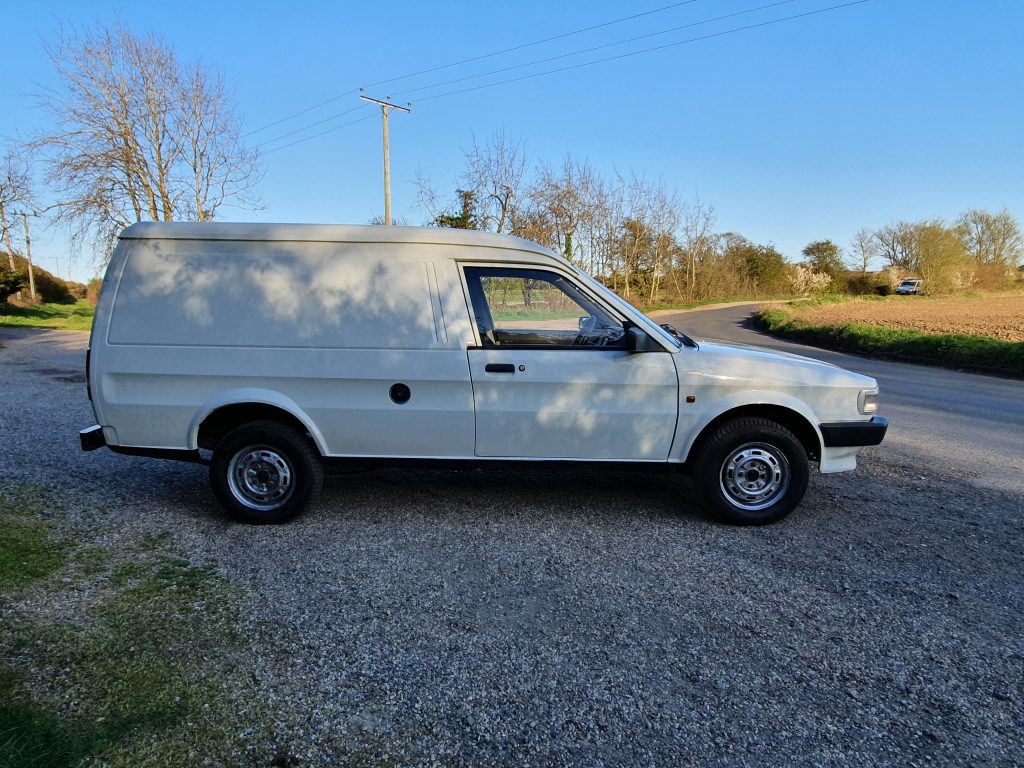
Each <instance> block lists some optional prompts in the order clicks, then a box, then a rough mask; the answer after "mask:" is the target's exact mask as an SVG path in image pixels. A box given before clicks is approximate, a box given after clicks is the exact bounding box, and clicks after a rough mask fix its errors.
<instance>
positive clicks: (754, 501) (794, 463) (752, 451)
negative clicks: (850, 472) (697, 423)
mask: <svg viewBox="0 0 1024 768" xmlns="http://www.w3.org/2000/svg"><path fill="white" fill-rule="evenodd" d="M809 477H810V469H809V466H808V461H807V453H806V451H804V448H803V446H802V445H801V444H800V441H799V440H797V438H796V437H795V436H794V435H793V433H792V432H790V431H789V430H788V429H786V428H785V427H783V426H781V425H780V424H777V423H776V422H774V421H770V420H768V419H758V418H742V419H735V420H734V421H730V422H726V423H725V424H723V425H721V426H720V427H718V428H717V429H715V431H714V432H713V433H712V434H711V435H710V436H709V437H708V438H707V439H706V440H704V441H703V442H702V443H701V445H700V447H699V448H698V449H697V452H696V456H695V458H694V462H693V484H694V487H695V488H696V490H697V493H698V494H699V495H700V497H701V499H702V500H703V501H704V504H705V506H707V507H708V508H709V509H710V511H711V512H712V513H713V514H714V515H715V516H716V517H718V518H719V519H720V520H723V521H725V522H728V523H733V524H736V525H763V524H765V523H773V522H775V521H776V520H781V519H782V518H783V517H785V516H786V515H788V514H789V513H790V512H792V511H793V510H794V509H795V508H796V506H797V505H798V504H799V503H800V500H801V499H802V498H803V496H804V492H805V491H806V490H807V483H808V480H809Z"/></svg>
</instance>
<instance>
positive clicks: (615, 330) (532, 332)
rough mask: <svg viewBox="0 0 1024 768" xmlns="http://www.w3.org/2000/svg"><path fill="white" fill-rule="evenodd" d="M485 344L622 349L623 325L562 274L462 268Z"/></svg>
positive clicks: (527, 270)
mask: <svg viewBox="0 0 1024 768" xmlns="http://www.w3.org/2000/svg"><path fill="white" fill-rule="evenodd" d="M465 273H466V284H467V286H468V287H469V296H470V300H471V301H472V303H473V315H474V318H475V320H476V324H477V328H478V329H479V331H480V338H481V339H482V341H483V344H484V346H504V345H519V346H523V345H527V346H560V347H568V346H577V347H621V346H624V344H625V331H624V330H623V327H622V323H620V322H619V321H617V320H616V319H615V318H614V317H612V316H611V315H609V314H608V313H607V312H605V310H603V309H602V308H601V307H599V306H598V305H596V304H595V303H594V302H592V301H591V300H590V299H589V298H588V297H587V296H586V295H585V294H584V293H582V292H581V291H580V290H579V288H577V287H576V286H575V285H574V284H573V283H572V282H570V281H569V280H567V279H565V278H564V277H562V276H561V275H558V274H555V273H553V272H545V271H543V270H539V269H502V268H496V267H495V268H492V267H466V268H465Z"/></svg>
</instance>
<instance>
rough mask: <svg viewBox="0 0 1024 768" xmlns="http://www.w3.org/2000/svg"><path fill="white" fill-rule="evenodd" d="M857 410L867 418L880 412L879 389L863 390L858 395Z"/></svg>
mask: <svg viewBox="0 0 1024 768" xmlns="http://www.w3.org/2000/svg"><path fill="white" fill-rule="evenodd" d="M857 410H858V411H860V412H861V413H863V414H864V415H865V416H869V415H871V414H872V413H875V412H877V411H878V389H877V388H876V389H862V390H861V391H860V393H859V394H858V395H857Z"/></svg>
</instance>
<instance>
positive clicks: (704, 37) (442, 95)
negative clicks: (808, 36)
mask: <svg viewBox="0 0 1024 768" xmlns="http://www.w3.org/2000/svg"><path fill="white" fill-rule="evenodd" d="M866 2H868V0H853V1H852V2H849V3H842V4H840V5H833V6H830V7H828V8H819V9H818V10H814V11H807V12H805V13H798V14H795V15H793V16H785V17H783V18H781V19H772V20H770V21H762V22H760V23H758V24H749V25H747V26H745V27H736V28H735V29H727V30H725V31H723V32H714V33H711V34H707V35H701V36H700V37H691V38H689V39H687V40H680V41H678V42H675V43H666V44H665V45H658V46H655V47H653V48H644V49H643V50H640V51H632V52H631V53H622V54H619V55H618V56H608V57H606V58H603V59H595V60H594V61H584V62H582V63H580V64H572V65H570V66H568V67H559V68H557V69H549V70H545V71H544V72H535V73H533V74H531V75H523V76H522V77H513V78H510V79H508V80H499V81H498V82H494V83H485V84H483V85H475V86H473V87H472V88H462V89H460V90H457V91H448V92H447V93H438V94H435V95H433V96H424V97H422V98H420V99H417V101H418V102H424V101H432V100H434V99H443V98H445V97H447V96H456V95H458V94H460V93H470V92H471V91H479V90H482V89H484V88H493V87H495V86H498V85H508V84H509V83H518V82H520V81H522V80H530V79H532V78H535V77H543V76H545V75H554V74H557V73H559V72H568V71H570V70H573V69H581V68H582V67H590V66H593V65H594V64H604V63H606V62H609V61H618V60H619V59H627V58H629V57H631V56H639V55H640V54H642V53H653V52H654V51H662V50H665V49H666V48H675V47H677V46H680V45H687V44H688V43H696V42H699V41H701V40H710V39H712V38H715V37H724V36H725V35H731V34H734V33H736V32H746V31H747V30H750V29H757V28H759V27H767V26H771V25H772V24H781V23H782V22H785V21H793V20H794V19H801V18H804V17H806V16H814V15H816V14H819V13H827V12H829V11H837V10H839V9H841V8H848V7H850V6H853V5H862V4H864V3H866Z"/></svg>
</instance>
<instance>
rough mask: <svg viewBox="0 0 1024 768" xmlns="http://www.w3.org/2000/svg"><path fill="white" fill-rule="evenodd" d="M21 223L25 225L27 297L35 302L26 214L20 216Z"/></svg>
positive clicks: (34, 277)
mask: <svg viewBox="0 0 1024 768" xmlns="http://www.w3.org/2000/svg"><path fill="white" fill-rule="evenodd" d="M21 221H22V223H23V224H24V225H25V261H27V262H28V295H29V297H30V298H31V299H32V301H35V300H36V276H35V273H34V272H33V270H32V239H31V238H30V237H29V236H28V214H27V213H23V214H21Z"/></svg>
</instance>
